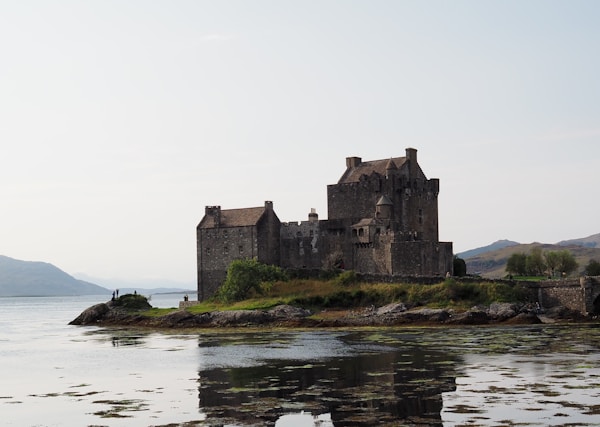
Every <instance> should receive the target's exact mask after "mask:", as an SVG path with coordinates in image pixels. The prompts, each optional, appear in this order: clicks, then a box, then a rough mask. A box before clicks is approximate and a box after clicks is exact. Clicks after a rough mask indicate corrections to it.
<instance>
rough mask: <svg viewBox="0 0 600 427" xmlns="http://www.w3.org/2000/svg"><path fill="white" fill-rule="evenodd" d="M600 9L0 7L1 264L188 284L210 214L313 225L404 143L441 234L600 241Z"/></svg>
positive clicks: (568, 2) (321, 2)
mask: <svg viewBox="0 0 600 427" xmlns="http://www.w3.org/2000/svg"><path fill="white" fill-rule="evenodd" d="M598 22H600V2H598V1H577V0H565V1H552V0H541V1H525V0H517V1H510V0H502V1H485V0H473V1H457V0H454V1H448V0H443V1H421V0H419V1H416V0H415V1H401V0H396V1H377V0H368V1H367V0H365V1H349V0H344V1H328V0H318V1H307V0H302V1H282V0H274V1H260V0H259V1H249V0H239V1H221V0H219V1H217V0H214V1H178V0H168V1H167V0H165V1H150V0H140V1H128V0H118V1H107V0H97V1H85V0H73V1H63V0H53V1H45V0H44V1H28V0H22V1H21V0H20V1H12V0H0V143H1V144H2V151H1V153H0V180H1V184H0V254H3V255H6V256H10V257H13V258H18V259H23V260H31V261H46V262H51V263H53V264H55V265H56V266H58V267H59V268H61V269H63V270H65V271H67V272H69V273H71V274H75V275H77V273H79V272H83V273H86V274H89V275H92V276H96V277H105V278H114V277H118V278H128V279H156V278H168V279H173V280H179V281H183V282H188V283H194V282H195V280H196V236H195V228H196V225H197V224H198V222H199V221H200V219H201V218H202V216H203V215H204V208H205V206H206V205H221V206H222V208H223V209H232V208H242V207H254V206H262V205H263V204H264V201H265V200H272V201H273V203H274V207H275V211H276V213H277V215H278V216H279V218H280V219H281V220H282V221H300V220H305V219H306V218H307V215H308V213H309V211H310V209H311V208H315V209H316V210H317V212H318V213H319V215H320V218H321V219H326V218H327V200H326V186H327V185H328V184H334V183H336V182H337V180H338V179H339V178H340V176H341V175H342V173H343V172H344V170H345V158H346V157H349V156H358V157H362V158H363V160H376V159H384V158H389V157H396V156H404V154H405V149H406V148H407V147H414V148H416V149H417V150H418V158H419V163H420V165H421V167H422V169H423V171H424V172H425V174H426V175H427V177H428V178H439V179H440V187H441V189H440V195H439V215H440V240H443V241H452V242H454V248H455V252H461V251H464V250H468V249H472V248H475V247H479V246H484V245H487V244H489V243H492V242H493V241H495V240H498V239H504V238H506V239H511V240H516V241H519V242H522V243H530V242H533V241H541V242H547V243H554V242H557V241H560V240H563V239H571V238H578V237H586V236H588V235H591V234H596V233H600V223H599V221H598V212H599V211H600V198H599V197H598V184H599V179H598V165H599V161H600V120H599V119H600V62H599V61H600V55H598V49H599V46H600V25H598Z"/></svg>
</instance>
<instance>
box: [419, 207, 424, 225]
mask: <svg viewBox="0 0 600 427" xmlns="http://www.w3.org/2000/svg"><path fill="white" fill-rule="evenodd" d="M419 224H421V225H423V209H419Z"/></svg>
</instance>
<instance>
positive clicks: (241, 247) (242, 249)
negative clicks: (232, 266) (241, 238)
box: [238, 245, 244, 254]
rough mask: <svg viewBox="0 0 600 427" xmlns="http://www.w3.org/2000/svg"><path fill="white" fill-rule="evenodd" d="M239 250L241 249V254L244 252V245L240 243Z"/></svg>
mask: <svg viewBox="0 0 600 427" xmlns="http://www.w3.org/2000/svg"><path fill="white" fill-rule="evenodd" d="M238 251H239V253H240V254H243V253H244V247H243V246H242V245H240V246H239V247H238Z"/></svg>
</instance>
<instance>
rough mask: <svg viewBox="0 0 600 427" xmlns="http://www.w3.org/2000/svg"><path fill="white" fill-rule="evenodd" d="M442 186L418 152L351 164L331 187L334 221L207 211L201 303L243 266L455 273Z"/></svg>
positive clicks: (264, 210) (258, 211)
mask: <svg viewBox="0 0 600 427" xmlns="http://www.w3.org/2000/svg"><path fill="white" fill-rule="evenodd" d="M438 192H439V180H438V179H427V177H426V176H425V174H424V173H423V171H422V170H421V168H420V166H419V164H418V162H417V150H415V149H414V148H407V149H406V156H405V157H395V158H390V159H384V160H373V161H363V160H362V159H361V158H360V157H348V158H346V171H345V172H344V173H343V175H342V176H341V178H340V179H339V181H338V183H337V184H332V185H328V186H327V216H328V219H326V220H319V218H318V215H317V213H316V212H314V210H313V211H311V213H309V214H308V220H307V221H301V222H289V223H282V222H281V221H280V220H279V218H278V217H277V215H276V214H275V211H274V209H273V203H272V202H270V201H267V202H265V204H264V206H261V207H255V208H243V209H227V210H225V209H221V207H220V206H207V207H206V211H205V215H204V217H203V218H202V220H201V221H200V223H199V224H198V227H197V229H196V237H197V255H198V300H203V299H205V298H208V297H210V296H211V295H213V294H214V293H215V291H216V290H217V288H218V287H219V286H220V284H221V283H223V281H224V280H225V277H226V273H227V268H228V267H229V264H230V263H231V262H232V261H233V260H236V259H244V258H256V259H258V260H259V261H260V262H263V263H266V264H273V265H278V266H280V267H283V268H292V269H302V268H308V269H320V268H332V267H338V268H345V269H349V270H354V271H356V272H359V273H369V274H378V275H390V276H392V275H393V276H442V275H445V274H446V273H448V272H450V273H451V272H452V262H453V253H452V243H451V242H440V241H439V240H438V205H437V198H438Z"/></svg>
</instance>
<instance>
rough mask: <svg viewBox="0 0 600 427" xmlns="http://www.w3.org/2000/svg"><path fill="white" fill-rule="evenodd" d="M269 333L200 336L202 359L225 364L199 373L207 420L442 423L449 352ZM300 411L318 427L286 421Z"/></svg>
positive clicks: (351, 337)
mask: <svg viewBox="0 0 600 427" xmlns="http://www.w3.org/2000/svg"><path fill="white" fill-rule="evenodd" d="M268 338H269V339H268V342H265V337H263V339H262V340H259V341H258V342H256V341H255V342H254V343H252V344H249V343H248V341H245V338H244V337H239V336H238V337H235V338H233V339H232V337H227V338H224V340H223V343H221V341H220V338H219V337H216V336H215V337H211V338H208V339H206V338H200V340H199V346H200V350H201V354H202V356H203V357H205V358H206V357H208V358H209V359H210V357H211V356H212V355H214V354H217V353H218V354H221V356H223V357H224V358H223V360H222V363H221V366H220V367H217V368H213V369H204V370H201V371H200V372H199V383H200V385H199V406H200V408H201V411H202V412H203V413H205V414H206V416H207V418H206V420H207V423H208V424H209V425H210V424H211V423H212V422H214V423H215V424H227V423H230V424H234V425H274V424H275V423H277V425H278V426H290V425H327V424H323V422H330V424H329V425H337V426H359V425H381V424H388V423H397V422H405V423H409V424H413V425H414V424H419V425H431V426H438V425H442V420H441V415H440V413H441V411H442V406H443V402H442V393H444V392H449V391H453V390H455V388H456V385H455V373H454V368H453V366H454V364H455V358H454V357H452V356H451V355H449V354H447V353H445V352H442V351H436V350H435V349H431V348H425V347H421V346H420V345H419V344H418V343H416V342H411V343H410V344H408V345H405V346H401V347H395V346H390V345H387V344H386V345H381V343H375V342H372V341H371V340H369V339H368V337H367V339H365V336H364V335H357V334H335V333H327V334H322V333H321V334H315V333H309V332H306V333H299V334H293V335H282V336H278V335H269V336H268ZM254 339H256V335H254ZM235 342H237V344H235ZM284 343H285V344H284ZM221 344H223V345H221ZM317 349H318V350H317ZM250 360H252V361H254V364H252V363H249V361H250ZM209 365H210V363H209ZM300 411H305V412H307V413H310V414H311V415H310V417H312V418H311V422H312V423H313V424H296V423H295V422H297V421H299V419H298V418H293V419H292V418H290V417H287V418H286V416H288V415H290V414H294V413H295V414H297V413H298V412H300ZM306 420H308V419H307V418H306V417H305V418H304V421H306ZM317 422H318V423H319V424H317Z"/></svg>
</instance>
